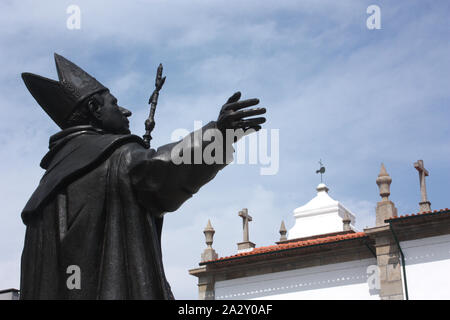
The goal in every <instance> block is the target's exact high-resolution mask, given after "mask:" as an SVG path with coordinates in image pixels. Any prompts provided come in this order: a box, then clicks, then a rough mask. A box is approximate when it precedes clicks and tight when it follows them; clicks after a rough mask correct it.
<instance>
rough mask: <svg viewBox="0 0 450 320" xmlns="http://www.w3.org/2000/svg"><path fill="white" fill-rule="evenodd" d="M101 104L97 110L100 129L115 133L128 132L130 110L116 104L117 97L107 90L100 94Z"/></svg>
mask: <svg viewBox="0 0 450 320" xmlns="http://www.w3.org/2000/svg"><path fill="white" fill-rule="evenodd" d="M102 97H103V106H102V107H101V108H100V110H99V111H98V115H97V119H98V120H99V122H100V123H101V126H102V129H103V130H105V131H107V132H110V133H116V134H128V133H130V123H129V121H128V119H127V118H128V117H129V116H131V111H130V110H128V109H125V108H123V107H119V106H118V105H117V99H116V98H115V97H114V96H113V95H112V94H111V93H109V92H105V93H103V94H102Z"/></svg>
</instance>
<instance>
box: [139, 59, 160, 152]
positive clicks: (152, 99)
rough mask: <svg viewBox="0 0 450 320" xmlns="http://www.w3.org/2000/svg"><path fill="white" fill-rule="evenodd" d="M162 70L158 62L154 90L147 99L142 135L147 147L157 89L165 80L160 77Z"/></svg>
mask: <svg viewBox="0 0 450 320" xmlns="http://www.w3.org/2000/svg"><path fill="white" fill-rule="evenodd" d="M162 72H163V66H162V64H161V63H160V64H159V66H158V70H157V71H156V79H155V90H153V93H152V95H151V96H150V99H149V100H148V104H150V114H149V115H148V118H147V120H145V134H144V135H143V137H142V138H143V139H144V143H145V145H146V147H147V148H150V140H152V136H151V133H152V131H153V129H154V128H155V110H156V105H157V104H158V97H159V90H161V88H162V86H163V84H164V82H165V81H166V77H162Z"/></svg>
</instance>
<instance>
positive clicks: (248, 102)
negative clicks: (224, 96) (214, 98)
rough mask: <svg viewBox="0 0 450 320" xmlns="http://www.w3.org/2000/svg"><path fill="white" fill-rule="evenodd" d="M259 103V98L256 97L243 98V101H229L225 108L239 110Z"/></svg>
mask: <svg viewBox="0 0 450 320" xmlns="http://www.w3.org/2000/svg"><path fill="white" fill-rule="evenodd" d="M258 103H259V99H256V98H255V99H248V100H242V101H237V102H232V103H227V104H225V105H224V106H223V107H224V109H225V110H233V111H237V110H240V109H243V108H247V107H251V106H255V105H257V104H258Z"/></svg>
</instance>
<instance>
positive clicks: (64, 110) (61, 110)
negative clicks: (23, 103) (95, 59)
mask: <svg viewBox="0 0 450 320" xmlns="http://www.w3.org/2000/svg"><path fill="white" fill-rule="evenodd" d="M55 64H56V70H57V72H58V78H59V81H55V80H52V79H48V78H45V77H41V76H38V75H36V74H32V73H28V72H25V73H22V79H23V81H24V82H25V85H26V86H27V88H28V90H29V91H30V93H31V95H32V96H33V97H34V99H36V101H37V102H38V103H39V105H40V106H41V107H42V109H44V110H45V112H46V113H47V114H48V115H49V116H50V118H52V120H53V121H55V123H56V124H57V125H58V126H59V127H60V128H62V129H63V128H65V123H66V121H67V119H68V118H69V117H70V115H71V114H72V113H73V112H74V110H75V109H76V107H78V106H79V105H80V103H81V102H82V101H83V100H85V99H86V98H88V97H89V96H92V95H93V94H95V93H99V92H102V91H107V90H108V88H106V87H105V86H104V85H102V84H101V83H100V82H98V81H97V80H96V79H95V78H94V77H92V76H91V75H89V74H88V73H87V72H86V71H84V70H83V69H81V68H80V67H79V66H77V65H76V64H74V63H73V62H71V61H69V60H67V59H66V58H64V57H62V56H60V55H58V54H56V53H55Z"/></svg>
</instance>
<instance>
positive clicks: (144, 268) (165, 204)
mask: <svg viewBox="0 0 450 320" xmlns="http://www.w3.org/2000/svg"><path fill="white" fill-rule="evenodd" d="M215 126H216V124H215V122H210V123H209V124H208V125H206V126H205V127H203V128H202V129H200V130H202V132H203V131H205V130H207V129H213V128H215ZM199 136H201V134H200V135H198V134H197V135H196V134H195V132H194V133H191V134H190V135H189V136H188V137H189V139H186V138H185V139H183V140H181V141H180V142H178V143H172V144H168V145H165V146H162V147H160V148H158V150H154V149H145V148H144V146H143V144H142V139H141V138H139V137H137V136H134V135H113V134H107V133H104V132H102V131H101V130H98V129H95V128H93V127H91V126H78V127H73V128H69V129H66V130H63V131H61V132H59V133H57V134H56V135H54V136H52V137H51V138H50V151H49V152H48V153H47V155H46V156H45V157H44V158H43V160H42V162H41V166H42V167H43V168H45V169H46V172H45V174H44V176H43V178H42V179H41V181H40V184H39V186H38V188H37V189H36V191H35V192H34V193H33V195H32V196H31V198H30V200H29V201H28V203H27V205H26V206H25V208H24V210H23V211H22V219H23V221H24V223H25V224H26V227H27V228H26V236H25V243H24V249H23V252H22V261H21V284H20V297H21V299H173V298H174V297H173V295H172V292H171V289H170V286H169V284H168V282H167V280H166V277H165V275H164V268H163V264H162V254H161V229H162V224H163V216H164V213H166V212H171V211H175V210H177V209H178V208H179V207H180V206H181V205H182V204H183V203H184V202H185V201H186V200H187V199H189V198H190V197H191V196H192V195H193V194H195V193H196V192H197V191H198V190H199V188H200V187H201V186H203V185H204V184H206V183H207V182H208V181H210V180H211V179H213V178H214V177H215V175H216V174H217V172H218V171H219V170H221V169H222V168H223V167H224V166H225V164H209V165H208V164H205V163H202V164H178V165H177V164H175V163H174V162H173V161H172V160H171V152H172V149H173V148H175V147H178V148H179V147H180V146H181V145H183V146H184V149H183V150H184V152H186V150H188V151H187V152H194V149H195V148H202V149H203V148H204V147H205V145H206V143H205V142H203V141H196V139H198V137H199ZM74 270H77V271H74ZM74 277H78V278H74ZM74 279H75V280H74ZM77 281H79V282H77Z"/></svg>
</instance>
